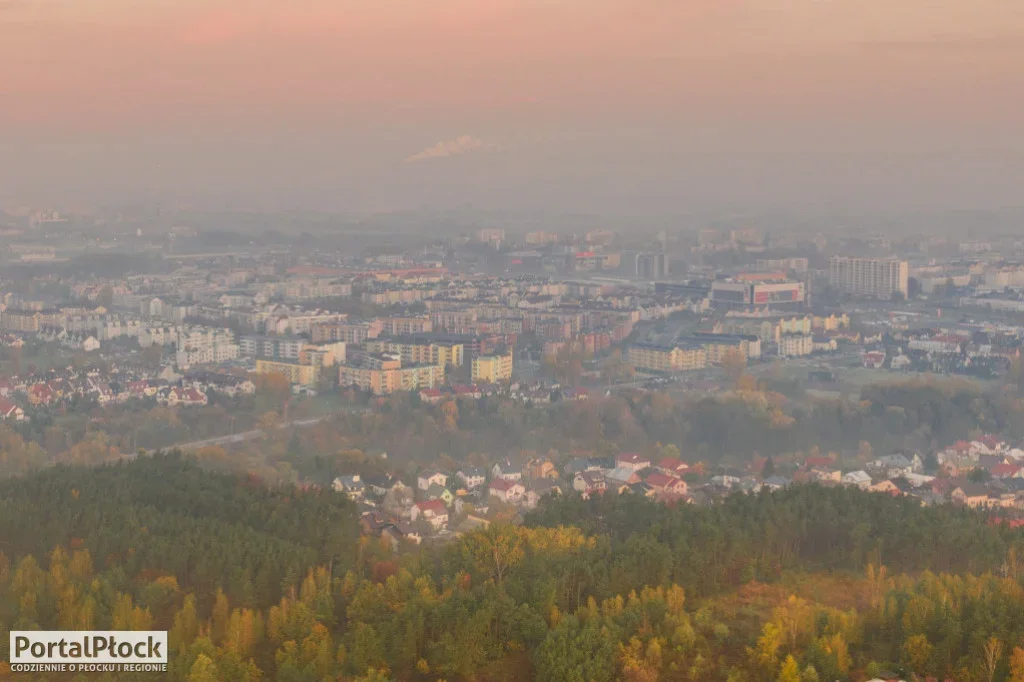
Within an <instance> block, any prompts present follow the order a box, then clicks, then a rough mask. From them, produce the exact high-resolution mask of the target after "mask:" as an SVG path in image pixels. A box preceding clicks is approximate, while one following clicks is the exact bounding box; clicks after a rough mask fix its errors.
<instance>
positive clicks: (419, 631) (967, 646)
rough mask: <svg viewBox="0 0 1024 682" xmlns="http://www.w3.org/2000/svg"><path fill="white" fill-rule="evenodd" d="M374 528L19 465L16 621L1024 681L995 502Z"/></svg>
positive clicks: (225, 639)
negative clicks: (449, 531)
mask: <svg viewBox="0 0 1024 682" xmlns="http://www.w3.org/2000/svg"><path fill="white" fill-rule="evenodd" d="M357 527H358V525H357V521H356V515H355V509H354V507H353V506H352V505H351V504H350V503H349V502H348V501H346V500H345V499H344V498H343V497H342V496H341V495H338V494H335V493H333V492H331V491H323V490H316V489H311V490H299V489H295V488H290V487H268V486H267V485H266V484H264V483H263V482H261V481H258V480H256V479H253V478H247V477H243V478H239V477H234V476H230V475H225V474H212V473H209V472H207V471H204V470H202V469H200V468H199V467H198V466H197V465H196V464H195V463H194V462H192V461H189V460H187V459H183V458H181V457H179V456H173V455H169V456H161V457H155V458H142V459H139V460H138V461H135V462H131V463H123V464H120V465H117V466H110V467H102V468H93V469H89V468H70V467H61V468H55V469H50V470H47V471H45V472H41V473H36V474H33V475H30V476H28V477H25V478H18V479H13V480H11V481H8V482H6V483H4V484H2V485H0V542H2V543H3V545H2V551H3V556H2V557H0V624H2V626H3V627H2V629H3V630H4V634H6V631H8V630H10V629H32V628H45V629H89V628H108V627H109V628H115V629H119V628H134V629H146V628H154V629H167V630H169V631H170V639H171V648H172V652H173V654H172V665H171V673H170V676H171V678H172V679H175V680H189V681H191V682H199V681H205V680H225V681H229V682H233V681H239V682H242V681H251V682H255V681H256V680H282V681H284V680H287V681H289V682H299V681H306V680H308V681H310V682H314V681H320V680H339V679H340V680H403V681H404V680H409V681H413V680H415V681H423V682H428V681H429V682H435V681H436V680H447V681H448V682H454V681H455V680H467V681H468V680H479V681H483V680H495V681H498V680H529V679H535V680H541V681H544V682H561V681H563V680H568V681H571V682H589V681H591V680H593V681H595V682H605V681H608V682H610V681H612V680H631V681H637V682H640V681H645V682H646V681H654V680H689V681H697V680H700V681H704V680H710V681H712V682H714V681H722V682H726V681H731V682H738V681H740V680H754V681H763V682H776V681H782V682H811V681H813V680H820V681H825V680H863V679H867V676H868V675H874V674H877V673H878V672H879V671H881V670H884V669H888V670H896V671H898V672H902V673H903V674H904V675H906V676H910V675H911V674H916V675H918V676H920V678H921V679H924V678H925V676H937V677H938V678H940V679H945V678H950V679H956V680H958V682H991V681H998V682H1005V681H1007V680H1013V681H1014V682H1019V681H1020V680H1024V589H1022V585H1024V583H1022V582H1021V581H1022V579H1024V571H1022V570H1021V567H1020V566H1019V565H1018V561H1017V557H1018V556H1021V552H1022V551H1024V534H1022V532H1021V531H1020V530H1014V529H1011V528H1009V527H1007V526H1005V525H1000V524H998V523H994V522H993V520H992V519H989V518H987V517H986V516H984V515H983V514H982V513H980V512H975V511H971V510H966V509H957V508H954V507H951V506H943V507H936V508H923V507H920V506H918V505H916V504H915V503H913V502H912V501H908V500H906V499H901V498H891V497H888V496H883V495H875V494H870V493H864V492H860V491H856V490H850V489H843V488H822V487H818V486H797V487H794V488H791V489H788V490H785V491H779V492H775V493H764V494H760V495H757V496H748V495H734V496H732V497H730V498H728V499H727V500H725V501H724V502H723V503H722V504H720V505H716V506H711V507H694V506H688V505H682V506H678V507H671V506H664V505H657V504H655V503H653V502H651V501H648V500H646V499H643V498H639V497H635V496H629V495H626V496H606V497H597V498H594V499H591V500H586V501H584V500H581V499H579V498H577V497H574V496H567V497H565V498H561V499H559V498H552V499H550V500H548V501H547V502H545V503H544V504H543V505H542V506H541V507H540V508H539V509H537V510H536V511H535V512H533V513H531V514H530V515H528V517H527V518H526V519H525V523H524V524H522V525H518V526H516V525H492V526H490V527H488V528H486V529H482V530H479V531H475V532H473V533H469V534H467V535H464V536H461V537H460V538H458V539H454V540H452V541H451V542H449V543H447V544H442V545H437V546H432V547H421V548H415V547H403V548H400V550H399V551H397V552H396V551H395V550H394V549H393V548H392V547H391V546H390V545H389V544H388V543H386V542H384V541H382V540H381V539H379V538H372V537H367V536H359V535H358V531H357ZM6 644H7V637H6V636H5V637H3V638H2V639H0V646H6ZM6 653H7V652H6V651H3V652H0V654H4V655H5V654H6ZM26 677H29V676H26ZM121 679H128V676H122V677H121Z"/></svg>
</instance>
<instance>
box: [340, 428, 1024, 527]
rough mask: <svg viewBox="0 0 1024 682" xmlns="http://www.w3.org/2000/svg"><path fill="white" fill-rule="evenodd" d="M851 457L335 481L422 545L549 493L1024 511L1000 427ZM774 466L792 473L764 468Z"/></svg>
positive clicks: (469, 470) (1015, 459)
mask: <svg viewBox="0 0 1024 682" xmlns="http://www.w3.org/2000/svg"><path fill="white" fill-rule="evenodd" d="M926 460H927V461H930V462H931V463H932V465H933V469H932V470H929V469H928V464H927V463H926ZM847 461H848V462H849V465H847ZM853 462H854V459H848V460H844V459H843V458H841V457H839V456H837V455H833V456H820V455H817V456H812V457H805V458H803V459H802V460H801V459H793V460H791V461H782V460H780V461H773V462H771V463H770V464H769V463H768V462H767V460H760V461H759V462H756V463H754V464H752V465H751V468H750V470H748V471H741V470H734V471H728V472H723V473H713V472H706V473H704V470H705V469H706V467H705V466H704V465H703V464H701V463H699V462H694V463H693V464H687V463H686V462H683V461H682V459H680V458H679V457H662V458H661V459H660V460H658V461H657V463H656V464H653V465H652V462H651V458H650V457H646V456H644V455H642V454H640V453H636V452H626V453H620V454H618V455H616V456H615V457H614V458H612V459H610V460H605V459H601V458H571V459H569V460H568V461H566V462H565V463H564V465H563V466H562V467H561V468H558V467H556V466H555V464H554V462H552V461H551V460H547V459H536V458H535V459H529V460H524V461H523V462H522V464H521V465H516V464H514V463H513V462H512V461H511V460H509V459H503V460H501V461H499V462H497V463H495V464H494V465H493V466H492V467H491V469H490V471H484V470H482V469H480V468H477V467H469V466H467V467H463V468H461V469H459V470H458V471H456V472H454V473H451V474H448V473H445V472H440V471H435V470H430V469H425V470H423V471H421V472H419V473H418V474H417V475H416V477H415V481H410V485H413V483H414V484H415V489H416V490H415V493H416V494H415V499H414V498H413V497H411V496H410V497H409V498H408V499H407V502H406V504H405V506H401V507H397V508H396V507H394V506H393V505H390V506H389V505H387V504H385V501H384V496H385V494H386V492H387V490H386V489H383V488H378V489H375V490H374V491H373V492H372V493H370V492H369V489H368V488H367V487H366V486H365V485H364V484H363V483H362V482H361V480H360V477H359V476H358V475H354V476H342V477H339V478H338V479H336V480H335V481H334V484H333V488H334V489H335V490H336V491H338V492H341V493H344V494H346V495H348V496H349V497H350V498H352V499H353V500H355V501H356V502H358V503H359V504H360V506H361V508H362V513H363V515H364V516H366V515H371V516H372V517H373V518H375V519H385V520H387V522H388V524H390V525H387V524H385V525H386V526H387V527H395V528H397V527H400V526H401V524H407V525H408V524H411V527H413V528H415V529H416V534H415V542H416V543H417V544H418V543H420V542H422V541H424V540H431V539H433V540H441V541H443V540H444V539H445V538H448V537H454V536H456V535H458V534H459V533H461V532H465V531H467V530H471V529H473V528H476V527H478V526H479V524H481V523H489V522H491V521H494V520H498V519H506V520H511V521H515V520H517V519H519V518H520V517H521V514H522V513H523V512H525V511H528V510H530V509H532V508H535V507H536V506H537V504H539V502H540V501H541V499H543V498H544V497H545V496H547V495H574V494H578V495H581V496H582V497H584V498H586V497H591V496H593V495H610V494H614V495H642V496H644V497H648V498H652V499H654V500H656V501H657V502H660V503H664V504H698V505H708V504H715V502H716V501H720V500H722V499H724V498H725V497H727V496H729V495H734V494H757V493H767V492H771V491H774V490H780V489H783V488H786V487H789V486H793V485H824V486H846V487H851V488H857V489H860V490H864V491H868V492H872V493H876V494H881V495H890V496H905V497H908V498H910V499H913V500H916V501H918V502H919V503H920V504H922V505H936V504H954V505H962V506H966V507H971V508H981V509H986V510H991V511H992V512H993V513H998V514H1000V515H1001V516H1002V517H1004V518H1016V517H1017V515H1018V514H1019V515H1020V516H1021V518H1024V450H1022V449H1019V448H1014V447H1010V446H1009V444H1007V443H1006V442H1004V441H1002V440H1000V439H998V438H996V437H993V436H980V437H979V438H978V439H977V440H974V441H958V442H956V443H953V444H951V445H950V446H948V447H946V448H944V449H942V450H940V451H939V452H937V453H934V456H933V457H928V458H922V457H921V455H920V453H916V452H902V453H893V454H891V455H883V456H879V457H873V458H871V459H869V460H867V461H863V462H858V464H860V465H861V466H860V468H855V467H854V465H853ZM758 467H760V469H759V470H758V471H755V469H758ZM769 468H770V469H773V470H774V471H783V472H785V473H771V474H770V475H767V476H766V475H764V473H765V472H766V470H767V469H769ZM396 481H397V479H396ZM399 485H400V484H399ZM378 526H380V524H379V523H378ZM383 527H384V526H380V527H379V528H378V534H380V532H382V531H381V530H380V528H383Z"/></svg>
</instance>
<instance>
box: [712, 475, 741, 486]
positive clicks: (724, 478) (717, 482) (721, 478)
mask: <svg viewBox="0 0 1024 682" xmlns="http://www.w3.org/2000/svg"><path fill="white" fill-rule="evenodd" d="M739 482H740V478H739V476H730V475H728V474H720V475H718V476H712V477H711V485H713V486H717V487H719V488H732V487H734V486H736V485H738V484H739Z"/></svg>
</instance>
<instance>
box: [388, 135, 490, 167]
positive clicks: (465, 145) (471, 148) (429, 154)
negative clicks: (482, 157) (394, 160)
mask: <svg viewBox="0 0 1024 682" xmlns="http://www.w3.org/2000/svg"><path fill="white" fill-rule="evenodd" d="M501 151H504V148H503V147H502V146H501V145H499V144H495V143H493V142H484V141H483V140H481V139H480V138H477V137H473V136H472V135H461V136H459V137H457V138H455V139H454V140H443V141H441V142H438V143H437V144H435V145H434V146H433V147H427V148H426V149H424V150H423V151H421V152H417V153H415V154H413V155H412V156H409V157H406V159H405V162H406V163H416V162H417V161H426V160H428V159H443V158H447V157H451V156H465V155H467V154H486V153H494V152H501Z"/></svg>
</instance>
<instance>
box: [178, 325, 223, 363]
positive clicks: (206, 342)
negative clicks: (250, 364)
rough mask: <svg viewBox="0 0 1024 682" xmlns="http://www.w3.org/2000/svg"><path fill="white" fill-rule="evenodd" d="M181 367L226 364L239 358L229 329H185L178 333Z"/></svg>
mask: <svg viewBox="0 0 1024 682" xmlns="http://www.w3.org/2000/svg"><path fill="white" fill-rule="evenodd" d="M177 345H178V352H177V355H176V357H175V361H176V362H177V364H178V366H179V367H191V366H192V365H202V364H206V363H210V362H225V361H227V360H233V359H235V358H237V357H238V344H237V343H235V335H234V334H233V333H232V332H231V330H229V329H218V328H215V327H185V328H182V329H180V330H179V331H178V340H177Z"/></svg>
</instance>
